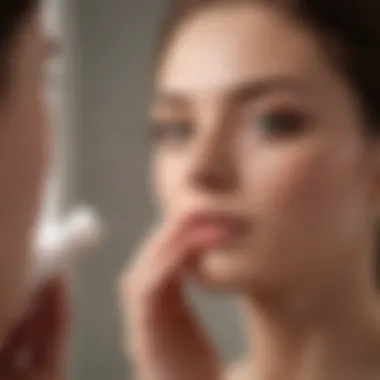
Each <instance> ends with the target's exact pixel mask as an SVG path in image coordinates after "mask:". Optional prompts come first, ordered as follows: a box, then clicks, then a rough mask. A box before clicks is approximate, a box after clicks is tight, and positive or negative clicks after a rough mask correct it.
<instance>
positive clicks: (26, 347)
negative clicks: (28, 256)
mask: <svg viewBox="0 0 380 380" xmlns="http://www.w3.org/2000/svg"><path fill="white" fill-rule="evenodd" d="M31 306H32V307H33V309H31V310H30V311H29V313H27V315H26V316H25V318H24V319H23V320H21V321H20V322H19V323H18V324H16V326H15V327H14V329H13V330H12V331H11V332H10V334H9V335H8V337H7V339H6V341H5V343H4V345H3V346H2V348H1V349H0V379H1V380H61V379H63V378H65V376H64V367H65V356H66V355H65V354H66V339H67V333H68V302H67V294H66V286H65V284H64V282H63V281H62V280H61V279H54V280H51V281H49V283H47V284H46V285H44V286H43V287H42V288H40V289H39V291H38V292H37V293H36V294H35V298H34V299H33V300H32V302H31Z"/></svg>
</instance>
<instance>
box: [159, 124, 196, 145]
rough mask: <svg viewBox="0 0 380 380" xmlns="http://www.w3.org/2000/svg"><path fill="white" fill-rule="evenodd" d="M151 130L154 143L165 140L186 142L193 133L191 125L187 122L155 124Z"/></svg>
mask: <svg viewBox="0 0 380 380" xmlns="http://www.w3.org/2000/svg"><path fill="white" fill-rule="evenodd" d="M181 128H182V129H181ZM152 129H153V131H152V139H153V141H154V142H155V143H161V142H163V141H165V140H172V142H180V141H183V140H184V139H185V140H186V139H187V138H188V137H189V135H190V134H192V132H193V131H192V125H191V124H189V123H187V122H169V123H156V124H155V125H154V126H153V128H152ZM180 129H181V130H180Z"/></svg>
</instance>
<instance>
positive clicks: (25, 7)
mask: <svg viewBox="0 0 380 380" xmlns="http://www.w3.org/2000/svg"><path fill="white" fill-rule="evenodd" d="M38 3H39V2H38V0H1V1H0V94H1V93H3V92H4V90H5V86H6V84H7V79H8V69H9V68H8V63H9V58H8V56H9V53H10V49H11V48H12V46H11V45H12V42H13V40H14V37H15V36H16V35H17V31H18V28H19V27H20V26H21V24H22V23H23V22H24V21H25V19H27V17H28V16H29V15H31V14H32V12H33V11H34V10H36V9H37V6H38Z"/></svg>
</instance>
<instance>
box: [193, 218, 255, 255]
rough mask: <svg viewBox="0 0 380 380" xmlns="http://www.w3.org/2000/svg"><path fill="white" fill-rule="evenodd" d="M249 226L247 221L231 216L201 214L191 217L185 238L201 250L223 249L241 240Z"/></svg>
mask: <svg viewBox="0 0 380 380" xmlns="http://www.w3.org/2000/svg"><path fill="white" fill-rule="evenodd" d="M250 226H251V223H250V222H249V221H248V220H247V219H245V218H241V217H237V216H235V215H232V214H226V213H215V212H202V213H198V214H194V215H193V216H192V218H191V223H190V227H189V230H188V235H187V236H188V238H189V239H190V241H191V242H192V243H193V244H196V245H198V246H201V247H203V248H215V247H225V246H228V245H233V244H234V243H236V242H238V241H239V240H240V239H242V238H243V237H244V236H245V235H246V234H247V233H248V232H249V230H250Z"/></svg>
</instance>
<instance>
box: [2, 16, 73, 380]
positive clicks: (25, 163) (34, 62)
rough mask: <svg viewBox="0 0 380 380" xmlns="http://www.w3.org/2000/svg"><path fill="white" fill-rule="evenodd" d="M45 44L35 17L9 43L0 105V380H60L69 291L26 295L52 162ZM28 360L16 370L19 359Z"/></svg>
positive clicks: (58, 285)
mask: <svg viewBox="0 0 380 380" xmlns="http://www.w3.org/2000/svg"><path fill="white" fill-rule="evenodd" d="M47 46H49V43H48V42H47V40H46V38H45V34H44V30H43V23H42V20H41V17H40V15H39V12H38V11H37V10H36V12H33V14H31V15H30V16H29V17H27V18H26V19H25V20H24V21H23V22H22V23H21V24H20V25H19V26H18V29H17V31H16V32H15V36H14V39H13V40H12V41H11V42H10V43H8V48H9V52H8V53H7V57H8V58H9V59H10V62H9V63H10V65H9V77H8V82H7V87H6V90H5V91H4V94H3V96H2V98H1V99H0V127H1V128H0V178H1V184H2V185H1V186H0V278H1V286H0V306H1V307H0V309H1V312H0V338H1V345H0V377H1V378H2V379H5V380H8V379H9V380H11V379H19V380H31V379H33V380H42V379H49V380H50V379H59V378H62V376H63V375H64V374H63V368H62V366H63V364H64V347H65V338H66V332H67V331H66V326H67V299H66V286H65V284H64V282H63V281H62V280H60V279H52V280H51V281H50V282H49V283H48V284H46V285H44V286H42V287H41V288H40V289H38V290H37V291H36V292H35V294H30V289H29V286H30V285H29V281H30V275H31V268H32V267H31V259H32V256H31V249H30V247H31V236H32V233H34V225H35V221H36V218H37V216H38V213H39V210H40V203H41V198H42V189H43V186H44V180H43V179H44V178H45V175H46V170H47V166H48V160H49V150H50V149H49V132H48V128H47V123H46V117H45V102H44V81H43V76H44V65H45V63H46V62H45V61H46V58H47ZM20 352H23V353H24V354H25V355H27V360H28V363H27V366H26V367H24V368H19V367H18V366H17V363H16V356H17V355H18V354H19V353H20Z"/></svg>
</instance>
